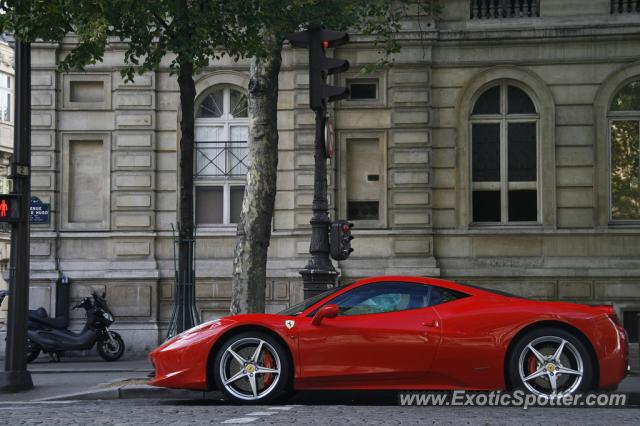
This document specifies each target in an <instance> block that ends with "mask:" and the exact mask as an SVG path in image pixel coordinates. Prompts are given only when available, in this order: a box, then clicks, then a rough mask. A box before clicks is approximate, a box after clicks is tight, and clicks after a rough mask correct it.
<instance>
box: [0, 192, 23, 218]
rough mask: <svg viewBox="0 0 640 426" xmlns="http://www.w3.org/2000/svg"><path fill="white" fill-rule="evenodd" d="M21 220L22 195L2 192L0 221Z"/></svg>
mask: <svg viewBox="0 0 640 426" xmlns="http://www.w3.org/2000/svg"><path fill="white" fill-rule="evenodd" d="M18 221H20V197H19V196H18V195H15V194H0V223H1V222H18Z"/></svg>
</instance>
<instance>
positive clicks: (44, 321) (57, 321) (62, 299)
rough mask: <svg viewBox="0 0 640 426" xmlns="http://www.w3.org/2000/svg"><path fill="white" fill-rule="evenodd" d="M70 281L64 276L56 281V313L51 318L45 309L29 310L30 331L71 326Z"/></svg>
mask: <svg viewBox="0 0 640 426" xmlns="http://www.w3.org/2000/svg"><path fill="white" fill-rule="evenodd" d="M70 288H71V286H70V280H69V277H67V276H66V275H64V274H63V275H62V276H61V277H60V278H58V280H57V281H56V311H55V312H56V313H55V317H54V316H49V313H48V312H47V310H46V309H45V308H43V307H40V308H38V309H34V310H29V314H28V318H29V322H28V325H29V329H31V330H37V329H40V328H42V327H43V326H44V327H45V328H57V329H65V328H67V327H68V326H69V292H70Z"/></svg>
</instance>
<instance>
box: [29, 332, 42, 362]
mask: <svg viewBox="0 0 640 426" xmlns="http://www.w3.org/2000/svg"><path fill="white" fill-rule="evenodd" d="M38 355H40V346H38V345H36V344H35V343H33V342H32V341H31V339H29V338H28V337H27V363H31V362H33V361H35V360H36V358H38Z"/></svg>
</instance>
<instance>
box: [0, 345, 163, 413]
mask: <svg viewBox="0 0 640 426" xmlns="http://www.w3.org/2000/svg"><path fill="white" fill-rule="evenodd" d="M28 368H29V371H30V372H31V378H32V380H33V384H34V388H33V389H31V390H28V391H25V392H18V393H3V394H0V401H2V402H5V401H7V402H10V401H23V402H24V401H36V400H42V399H50V398H58V397H60V396H61V395H67V394H74V393H81V394H84V393H87V394H88V393H91V392H92V391H93V390H95V389H100V388H102V387H105V386H108V385H109V384H111V383H113V382H118V381H123V380H128V379H131V378H137V379H145V380H146V378H147V376H148V375H149V373H151V372H152V371H153V368H152V366H151V364H150V363H149V361H148V360H147V359H146V358H129V359H127V358H124V359H123V360H120V361H115V362H105V361H103V360H102V359H101V358H98V357H86V358H78V357H62V358H61V360H60V362H52V361H51V360H50V359H49V357H47V356H46V355H45V356H43V355H41V356H40V357H39V358H38V359H37V360H36V361H35V362H33V363H31V364H29V367H28Z"/></svg>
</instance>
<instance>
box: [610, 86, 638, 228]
mask: <svg viewBox="0 0 640 426" xmlns="http://www.w3.org/2000/svg"><path fill="white" fill-rule="evenodd" d="M609 135H610V147H611V157H610V158H611V182H610V183H611V219H612V220H640V80H635V81H632V82H631V83H628V84H626V85H625V86H624V87H623V88H622V89H620V90H619V91H618V93H617V94H616V95H615V96H614V97H613V100H612V101H611V104H610V106H609Z"/></svg>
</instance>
